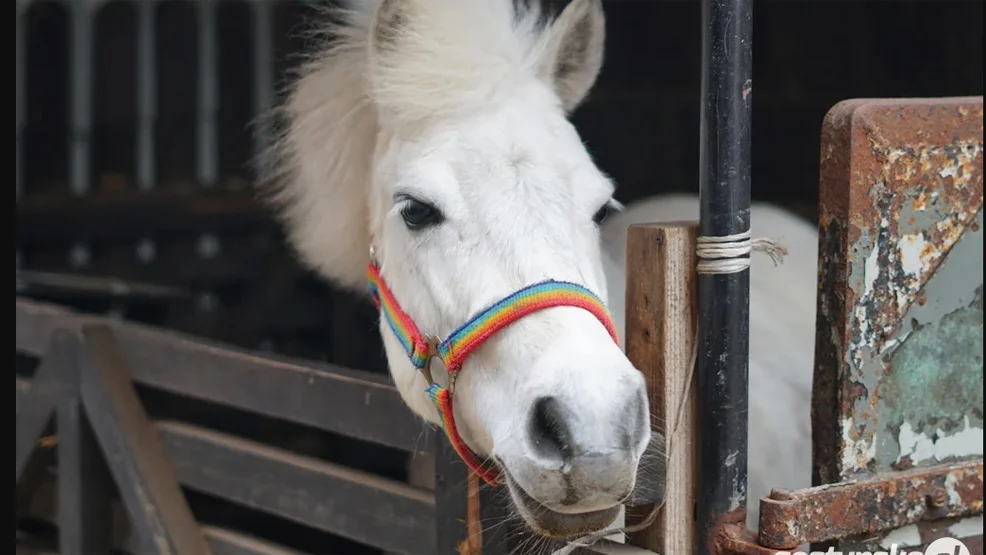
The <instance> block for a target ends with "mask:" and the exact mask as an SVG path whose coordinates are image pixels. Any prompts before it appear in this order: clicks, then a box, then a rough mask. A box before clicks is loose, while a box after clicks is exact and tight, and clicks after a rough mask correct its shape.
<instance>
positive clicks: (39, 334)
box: [14, 297, 75, 357]
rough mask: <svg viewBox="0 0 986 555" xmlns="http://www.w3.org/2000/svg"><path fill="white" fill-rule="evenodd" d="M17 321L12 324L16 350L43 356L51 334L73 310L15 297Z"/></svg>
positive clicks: (72, 314)
mask: <svg viewBox="0 0 986 555" xmlns="http://www.w3.org/2000/svg"><path fill="white" fill-rule="evenodd" d="M16 304H17V322H16V325H15V326H14V333H15V336H16V339H15V340H14V345H15V346H16V348H17V350H18V351H20V352H24V353H27V354H30V355H34V356H37V357H40V356H44V354H45V351H46V350H47V349H48V342H49V341H50V340H51V334H52V332H53V331H54V330H55V328H56V327H58V326H59V324H60V323H62V322H64V321H65V320H64V319H65V318H71V317H73V316H75V314H74V313H73V312H71V311H70V310H67V309H65V308H61V307H58V306H55V305H52V304H47V303H38V302H34V301H31V300H27V299H22V298H19V297H18V298H17V299H16Z"/></svg>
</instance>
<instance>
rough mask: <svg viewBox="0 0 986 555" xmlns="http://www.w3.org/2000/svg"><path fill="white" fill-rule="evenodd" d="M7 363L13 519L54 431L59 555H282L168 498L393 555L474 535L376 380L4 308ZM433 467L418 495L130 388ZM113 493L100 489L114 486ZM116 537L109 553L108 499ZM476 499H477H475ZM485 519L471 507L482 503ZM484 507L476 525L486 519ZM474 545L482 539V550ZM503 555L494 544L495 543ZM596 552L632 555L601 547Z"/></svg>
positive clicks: (427, 552) (443, 469)
mask: <svg viewBox="0 0 986 555" xmlns="http://www.w3.org/2000/svg"><path fill="white" fill-rule="evenodd" d="M16 304H17V314H16V319H17V326H16V327H17V342H16V347H17V350H18V352H20V353H23V354H27V355H30V356H34V357H38V358H39V359H40V364H39V366H38V369H37V371H36V373H35V375H34V377H33V378H31V379H30V380H28V379H23V378H18V380H17V386H16V390H17V401H16V403H17V447H16V459H17V485H18V495H19V500H20V503H19V509H20V508H22V507H23V506H24V505H26V504H27V503H28V502H29V497H30V495H31V492H32V491H33V489H34V488H35V487H36V485H37V484H38V482H39V480H40V476H41V475H42V474H43V471H44V466H45V464H46V463H47V462H50V461H47V460H46V457H45V456H44V450H43V449H39V448H38V444H39V439H41V438H42V437H43V436H44V434H45V431H46V430H47V429H49V427H50V425H51V424H54V426H55V428H56V429H57V442H58V449H57V454H58V457H57V468H58V485H57V487H58V499H59V502H58V514H57V520H58V526H59V552H60V553H61V554H63V555H91V554H93V553H109V552H110V549H111V548H112V547H116V548H129V549H128V550H130V551H132V552H138V553H180V554H193V553H209V552H211V553H216V554H220V553H221V554H229V555H232V554H239V555H247V554H256V555H259V554H264V555H276V554H282V555H286V554H289V553H297V552H295V551H293V550H290V549H287V548H285V547H281V546H276V545H272V544H270V543H268V542H266V541H261V540H259V539H256V538H253V537H250V536H248V535H244V534H242V533H240V532H237V531H233V530H227V529H221V528H216V527H208V526H205V527H201V528H200V527H199V525H198V524H197V523H196V521H195V519H194V518H193V516H192V514H191V511H190V510H189V507H188V504H187V502H186V500H185V498H184V496H183V493H182V490H181V487H180V486H184V487H186V488H189V489H191V490H195V491H199V492H203V493H206V494H209V495H212V496H215V497H218V498H222V499H226V500H229V501H232V502H235V503H237V504H240V505H244V506H247V507H251V508H254V509H257V510H260V511H264V512H266V513H270V514H274V515H277V516H279V517H282V518H285V519H288V520H291V521H295V522H297V523H301V524H303V525H306V526H309V527H312V528H315V529H318V530H322V531H326V532H329V533H332V534H334V535H338V536H342V537H345V538H349V539H352V540H354V541H357V542H359V543H362V544H365V545H369V546H374V547H378V548H381V549H383V550H386V551H388V552H396V553H410V554H421V555H434V554H435V553H455V552H457V551H458V550H459V549H460V545H462V544H463V542H464V541H466V539H467V535H468V534H469V533H470V532H471V531H473V530H474V529H473V528H472V527H470V520H475V519H476V518H477V517H480V515H471V514H467V513H469V511H470V508H471V507H470V502H469V499H468V498H469V496H470V492H469V491H467V490H468V489H469V488H467V482H468V473H467V470H466V468H465V467H464V465H462V464H461V463H460V462H459V461H458V460H457V459H456V458H455V455H454V453H452V452H451V449H450V448H449V447H448V445H447V443H446V441H445V439H444V437H443V436H441V435H440V434H435V433H433V432H430V431H429V430H428V429H427V428H424V427H423V424H422V422H421V420H420V419H419V418H417V417H416V416H415V415H413V414H412V413H411V412H410V411H409V409H407V407H406V406H405V405H404V403H403V401H402V400H401V398H400V395H399V393H398V392H397V390H396V388H395V387H394V386H393V385H391V384H390V383H388V382H387V380H386V378H384V377H381V376H378V375H375V374H369V373H365V372H360V371H356V370H350V369H346V368H341V367H338V366H333V365H318V364H313V363H311V362H303V363H302V362H298V361H294V360H289V359H285V358H278V357H273V356H260V355H257V354H254V353H250V352H246V351H243V350H237V349H234V348H231V347H228V346H224V345H219V344H216V343H210V342H206V341H203V340H200V339H196V338H192V337H188V336H184V335H181V334H178V333H176V332H172V331H165V330H160V329H155V328H152V327H148V326H142V325H138V324H135V323H130V322H122V321H118V320H111V319H106V318H98V317H90V316H86V315H82V314H77V313H73V312H70V311H68V310H65V309H62V308H59V307H56V306H53V305H47V304H40V303H36V302H33V301H29V300H24V299H17V301H16ZM135 383H136V384H140V385H142V386H146V387H150V388H154V389H159V390H164V391H168V392H171V393H174V394H178V395H181V396H183V397H187V398H192V399H198V400H201V401H207V402H210V403H215V404H219V405H223V406H226V407H232V408H236V409H240V410H242V411H247V412H250V413H254V414H259V415H262V416H264V417H268V418H274V419H279V420H284V421H288V422H292V423H296V424H302V425H306V426H311V427H314V428H317V429H321V430H326V431H330V432H335V433H339V434H343V435H345V436H348V437H353V438H357V439H361V440H365V441H369V442H373V443H377V444H380V445H385V446H389V447H392V448H396V449H399V450H402V451H407V452H431V453H434V454H435V456H436V459H437V461H438V462H437V463H436V489H435V491H434V492H431V491H428V490H425V489H422V488H417V487H413V486H411V485H408V484H407V483H404V482H400V481H396V480H390V479H386V478H383V477H380V476H376V475H374V474H371V473H368V472H365V471H361V470H357V469H354V468H348V467H345V466H343V465H340V464H336V463H331V462H327V461H322V460H318V459H315V458H312V457H306V456H302V455H298V454H294V453H292V452H290V451H286V450H283V449H279V448H275V447H272V446H269V445H265V444H262V443H259V442H257V441H253V440H251V439H246V438H241V437H237V436H234V435H231V434H227V433H223V432H219V431H216V430H212V429H208V428H205V427H201V426H196V425H191V424H187V423H183V422H177V421H154V420H152V419H151V418H150V417H149V416H148V414H147V411H146V410H145V408H144V407H143V406H142V404H141V401H140V399H139V397H138V395H137V392H136V390H135V386H134V384H135ZM114 484H115V486H116V487H115V488H114ZM114 489H115V490H116V491H118V493H119V500H120V501H121V502H122V505H123V506H124V508H125V510H126V513H127V515H128V516H129V520H130V524H131V526H132V530H131V535H132V538H131V539H132V541H131V542H130V545H123V546H120V545H116V546H113V545H112V544H113V543H114V539H113V534H112V531H111V530H110V526H111V520H112V519H111V518H110V515H111V505H112V504H113V503H114V500H113V499H112V498H113V497H114V494H113V490H114ZM483 497H484V499H485V498H486V495H485V494H484V495H483ZM484 505H487V503H484ZM488 505H489V506H488V507H486V506H484V511H483V513H484V515H489V514H490V513H491V511H493V510H494V508H493V504H492V503H489V504H488ZM488 540H489V538H488ZM504 545H505V544H504ZM594 549H602V550H603V551H595V550H590V549H586V550H580V552H581V553H584V554H589V553H612V552H614V551H613V550H616V551H615V552H620V553H628V554H630V553H647V552H646V551H642V550H639V549H635V548H631V547H628V546H621V545H618V544H609V543H608V542H604V543H603V544H601V545H600V546H599V547H598V548H594Z"/></svg>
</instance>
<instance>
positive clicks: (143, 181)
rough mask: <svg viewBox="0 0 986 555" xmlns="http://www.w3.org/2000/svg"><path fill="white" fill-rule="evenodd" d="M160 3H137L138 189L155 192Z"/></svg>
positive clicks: (145, 1) (148, 1) (152, 1)
mask: <svg viewBox="0 0 986 555" xmlns="http://www.w3.org/2000/svg"><path fill="white" fill-rule="evenodd" d="M157 6H158V4H157V2H156V1H154V0H144V1H142V2H138V3H137V152H136V155H137V188H138V189H140V190H141V191H149V190H151V189H153V188H154V180H155V178H156V175H157V168H156V167H155V166H156V162H157V160H155V153H154V126H155V123H156V120H157V57H156V56H155V54H156V44H155V43H156V36H155V31H156V29H155V25H154V23H155V17H154V16H155V10H157Z"/></svg>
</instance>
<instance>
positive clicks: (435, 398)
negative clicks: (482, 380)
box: [367, 256, 619, 486]
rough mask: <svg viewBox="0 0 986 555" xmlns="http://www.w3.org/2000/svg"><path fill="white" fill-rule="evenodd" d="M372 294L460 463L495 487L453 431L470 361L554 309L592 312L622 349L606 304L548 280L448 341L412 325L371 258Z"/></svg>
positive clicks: (490, 470)
mask: <svg viewBox="0 0 986 555" xmlns="http://www.w3.org/2000/svg"><path fill="white" fill-rule="evenodd" d="M367 276H368V279H369V285H370V294H371V295H372V296H373V301H374V303H375V304H376V305H377V308H378V309H379V310H380V312H381V314H382V315H383V318H384V320H386V322H387V324H388V326H389V327H390V329H391V331H393V332H394V335H395V336H396V337H397V339H398V341H400V343H401V345H403V347H404V351H405V352H406V353H407V357H408V359H410V361H411V364H413V365H414V367H415V368H417V369H418V370H419V371H421V372H422V374H424V376H425V378H426V379H427V380H428V383H429V385H428V389H427V393H428V396H429V397H431V400H432V402H433V403H434V404H435V407H436V408H437V409H438V414H439V416H440V418H441V421H442V428H443V429H444V430H445V434H446V435H447V436H448V438H449V442H450V443H451V444H452V448H453V449H455V452H456V453H458V454H459V456H460V457H461V458H462V460H463V461H464V462H465V463H466V465H467V466H469V468H470V469H472V470H473V471H474V472H476V473H477V474H478V475H479V476H480V477H481V478H483V480H485V481H486V483H488V484H490V485H491V486H498V485H499V484H500V482H499V477H500V473H499V471H498V470H497V469H496V467H495V466H493V465H490V464H484V463H482V462H481V461H480V459H479V457H478V456H476V454H475V453H473V451H472V450H471V449H469V447H468V446H467V445H466V444H465V442H464V441H463V440H462V437H461V436H460V435H459V431H458V429H457V428H456V426H455V418H454V416H453V411H452V395H453V393H454V392H455V379H456V376H457V375H458V373H459V371H460V370H461V369H462V365H463V363H464V362H465V360H466V358H467V357H468V356H469V355H470V354H471V353H472V352H473V351H474V350H476V349H477V348H479V346H480V345H482V344H483V343H484V342H486V340H487V339H489V338H490V337H492V336H493V334H495V333H496V332H498V331H500V330H501V329H503V328H505V327H507V326H509V325H510V324H512V323H514V322H516V321H517V320H520V319H521V318H523V317H524V316H527V315H529V314H532V313H534V312H537V311H539V310H543V309H545V308H551V307H555V306H573V307H577V308H582V309H585V310H587V311H589V312H591V313H592V314H593V315H594V316H596V318H597V319H598V320H599V321H600V322H601V323H602V324H603V326H605V327H606V331H608V332H609V335H610V336H611V337H612V338H613V341H615V342H617V343H619V337H618V335H617V332H616V327H615V326H614V325H613V321H612V319H611V318H610V316H609V313H608V312H607V311H606V308H605V306H603V303H602V301H600V300H599V298H598V297H597V296H596V295H595V294H593V293H592V292H591V291H589V290H588V289H586V288H585V287H582V286H581V285H578V284H575V283H569V282H564V281H554V280H547V281H542V282H540V283H535V284H533V285H528V286H527V287H524V288H523V289H520V290H519V291H517V292H515V293H512V294H511V295H509V296H507V297H504V298H503V299H502V300H500V301H498V302H496V303H494V304H493V305H491V306H489V307H487V308H485V309H483V310H481V311H480V312H479V313H478V314H476V315H475V316H473V317H472V318H470V319H469V320H468V321H467V322H466V323H464V324H463V325H462V326H460V327H459V328H458V329H456V330H455V331H453V332H452V333H451V334H449V336H448V337H446V338H445V339H444V340H438V339H437V338H434V337H430V336H425V335H422V334H421V332H420V331H419V330H418V328H417V326H415V325H414V320H412V319H411V317H410V316H408V315H407V313H406V312H404V310H403V309H401V306H400V304H398V302H397V299H396V298H394V294H393V293H392V292H391V291H390V289H389V288H388V287H387V283H386V281H384V279H383V276H381V275H380V267H379V266H378V265H377V263H376V260H375V259H374V258H373V257H372V256H371V260H370V264H369V266H368V268H367ZM432 358H438V359H440V360H441V361H442V363H443V364H444V365H445V368H446V370H447V371H448V376H449V385H448V387H442V386H441V385H439V384H438V383H437V382H435V380H434V379H433V378H432V375H431V370H430V368H429V366H430V364H429V363H430V362H431V359H432Z"/></svg>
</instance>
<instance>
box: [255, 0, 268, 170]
mask: <svg viewBox="0 0 986 555" xmlns="http://www.w3.org/2000/svg"><path fill="white" fill-rule="evenodd" d="M251 7H252V8H253V102H254V107H253V111H254V121H255V122H256V126H257V127H256V130H255V131H254V137H253V154H254V157H255V158H256V159H257V160H260V159H261V158H260V155H261V154H262V153H263V151H264V149H266V148H267V145H268V144H269V143H270V140H271V126H270V117H269V115H268V112H269V111H270V109H271V107H272V106H273V102H274V35H273V17H272V15H273V11H274V10H273V4H272V3H271V2H270V1H269V0H254V1H253V2H252V3H251ZM262 175H266V172H264V173H263V174H262Z"/></svg>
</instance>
